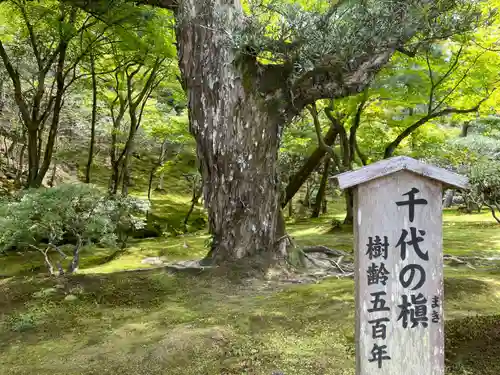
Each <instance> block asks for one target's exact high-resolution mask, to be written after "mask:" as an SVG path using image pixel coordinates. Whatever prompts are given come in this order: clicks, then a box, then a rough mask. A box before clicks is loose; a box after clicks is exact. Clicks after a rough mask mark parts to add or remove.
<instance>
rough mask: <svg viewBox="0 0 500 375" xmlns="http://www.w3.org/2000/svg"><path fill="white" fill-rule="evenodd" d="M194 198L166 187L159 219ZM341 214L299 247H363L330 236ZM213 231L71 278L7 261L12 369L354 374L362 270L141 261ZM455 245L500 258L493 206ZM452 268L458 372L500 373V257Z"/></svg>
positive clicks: (453, 227) (460, 250)
mask: <svg viewBox="0 0 500 375" xmlns="http://www.w3.org/2000/svg"><path fill="white" fill-rule="evenodd" d="M188 202H189V197H186V196H180V195H175V194H168V193H167V194H162V195H160V194H156V195H155V214H157V215H159V216H162V217H164V218H165V219H166V220H169V221H170V222H176V221H179V220H181V218H182V215H184V214H185V212H186V210H187V204H188ZM340 209H341V207H340V206H339V205H332V207H331V213H330V214H329V215H328V216H326V217H324V218H322V219H317V220H306V221H303V222H300V221H299V222H290V223H289V224H288V229H289V232H290V233H291V235H292V236H293V237H294V238H295V240H296V242H297V244H298V245H300V246H306V245H312V244H314V245H326V246H328V247H332V248H337V249H343V250H347V251H352V246H351V231H350V230H349V228H345V229H340V230H337V231H333V232H332V231H330V222H331V220H332V218H334V217H337V218H340V217H341V216H342V213H341V211H340ZM197 210H200V209H197ZM207 239H208V236H206V235H205V234H203V233H192V234H188V235H185V236H178V237H168V238H156V239H145V240H134V241H132V242H131V244H130V246H129V247H128V248H127V249H126V251H125V252H123V253H121V254H120V255H119V256H117V257H115V258H114V259H112V260H110V258H109V256H110V254H112V252H113V250H111V249H104V248H98V247H93V248H87V249H86V250H85V251H84V253H83V254H82V266H81V269H80V272H79V274H78V275H75V276H73V277H69V278H61V279H54V278H48V277H46V276H43V275H40V272H43V264H42V263H41V259H40V257H39V255H38V254H36V253H33V254H22V255H21V254H10V255H9V256H2V257H1V258H0V275H2V276H3V277H2V278H1V279H0V358H1V360H0V374H2V375H3V374H5V375H11V374H12V375H14V374H15V375H21V374H36V375H45V374H47V375H48V374H66V375H73V374H74V375H77V374H78V375H86V374H89V375H90V374H128V375H138V374H144V375H149V374H162V375H166V374H172V375H181V374H182V375H223V374H226V375H229V374H231V375H233V374H234V375H236V374H238V375H239V374H249V375H253V374H255V375H257V374H258V375H271V374H272V373H273V372H275V371H276V372H278V371H281V372H282V373H283V374H285V375H299V374H300V375H314V374H318V375H320V374H325V375H352V374H354V296H353V292H354V284H353V281H352V280H350V279H340V280H338V279H329V280H325V281H322V282H320V283H317V284H309V285H285V284H272V283H271V284H269V283H265V282H263V281H259V280H254V281H252V282H245V283H238V282H235V281H234V280H233V281H228V280H227V279H224V278H221V277H216V276H214V275H210V274H199V275H186V274H172V273H168V272H166V271H165V270H163V269H149V270H148V269H145V270H142V271H139V270H137V269H140V268H148V267H151V266H148V265H145V264H142V263H141V260H142V259H144V258H145V257H149V256H165V257H166V258H167V259H169V260H180V259H191V258H199V257H201V256H202V255H203V254H204V253H205V252H206V250H207V249H206V245H205V244H206V241H207ZM444 247H445V252H446V253H448V254H453V255H459V256H464V255H470V256H476V255H477V256H482V257H493V258H494V257H495V256H497V257H500V227H499V226H498V225H496V224H495V223H494V222H493V220H492V219H491V218H490V217H489V215H488V214H475V215H462V214H458V213H457V212H455V211H449V212H446V213H445V224H444ZM126 270H135V271H130V272H124V271H126ZM445 275H446V276H445V314H446V319H447V321H446V344H447V347H446V359H447V365H448V370H447V374H448V375H472V374H474V375H476V374H477V375H498V374H500V317H499V315H500V263H499V262H498V261H495V260H494V259H493V260H491V261H488V262H486V264H483V265H479V266H477V267H475V269H472V268H468V267H464V266H457V267H451V266H449V267H447V268H446V271H445ZM422 375H426V374H422Z"/></svg>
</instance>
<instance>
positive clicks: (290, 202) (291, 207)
mask: <svg viewBox="0 0 500 375" xmlns="http://www.w3.org/2000/svg"><path fill="white" fill-rule="evenodd" d="M288 217H293V198H291V199H290V200H289V201H288Z"/></svg>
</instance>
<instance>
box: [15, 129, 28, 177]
mask: <svg viewBox="0 0 500 375" xmlns="http://www.w3.org/2000/svg"><path fill="white" fill-rule="evenodd" d="M24 133H26V131H24ZM26 147H27V140H25V141H24V143H23V145H22V147H21V151H19V164H18V168H17V174H16V184H17V185H21V178H22V176H23V170H24V154H25V152H26Z"/></svg>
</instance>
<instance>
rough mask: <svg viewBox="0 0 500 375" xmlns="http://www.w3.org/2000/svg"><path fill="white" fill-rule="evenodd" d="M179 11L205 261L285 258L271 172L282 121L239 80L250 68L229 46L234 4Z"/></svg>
mask: <svg viewBox="0 0 500 375" xmlns="http://www.w3.org/2000/svg"><path fill="white" fill-rule="evenodd" d="M178 12H179V14H180V16H179V17H178V35H177V40H178V41H179V46H180V48H179V65H180V69H181V71H182V73H183V77H184V87H186V88H187V95H188V98H189V115H190V131H191V133H192V134H193V136H194V137H195V138H196V143H197V154H198V160H200V163H201V172H202V177H203V182H204V183H203V186H204V196H205V205H206V207H207V211H208V217H209V228H210V232H211V234H212V235H213V246H212V249H211V251H210V252H209V255H208V256H207V257H208V258H210V260H211V261H212V262H213V263H216V264H222V263H226V262H231V263H233V262H235V261H238V260H243V259H245V261H244V263H248V260H249V259H252V258H254V259H256V260H259V261H264V262H265V263H264V264H268V262H270V261H272V260H275V259H277V258H280V257H281V256H284V255H285V254H284V252H285V250H284V247H283V246H281V245H282V244H283V243H284V241H282V240H281V238H282V237H283V231H284V221H283V219H282V217H281V213H280V207H279V180H278V171H277V164H278V149H279V144H280V137H281V132H282V127H283V125H284V119H283V118H281V116H282V115H281V114H280V113H276V112H278V111H273V108H271V106H269V107H268V106H267V104H266V103H265V102H264V99H263V98H262V97H261V96H260V95H258V94H256V92H257V91H258V90H257V89H256V87H253V86H252V85H254V84H255V83H254V82H253V81H252V80H251V79H246V78H245V77H251V76H253V74H251V73H249V72H248V71H247V70H246V69H250V68H251V64H250V63H248V64H247V63H246V60H245V59H246V58H247V57H246V55H241V56H237V55H235V50H234V49H233V48H232V47H231V45H230V43H229V40H228V33H227V31H226V30H227V25H231V24H232V23H233V22H239V20H240V17H242V8H241V5H240V3H239V1H237V2H236V1H235V2H233V1H231V2H227V1H221V0H208V1H195V0H185V1H182V2H180V4H179V11H178ZM207 45H208V46H210V48H206V46H207ZM254 66H256V64H254ZM280 240H281V241H280ZM278 245H280V246H278Z"/></svg>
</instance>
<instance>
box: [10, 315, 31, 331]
mask: <svg viewBox="0 0 500 375" xmlns="http://www.w3.org/2000/svg"><path fill="white" fill-rule="evenodd" d="M9 326H10V329H11V330H12V331H14V332H25V331H29V330H31V329H33V328H35V327H36V319H35V315H34V314H33V313H30V312H27V313H20V314H16V315H13V316H11V317H10V319H9Z"/></svg>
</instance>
